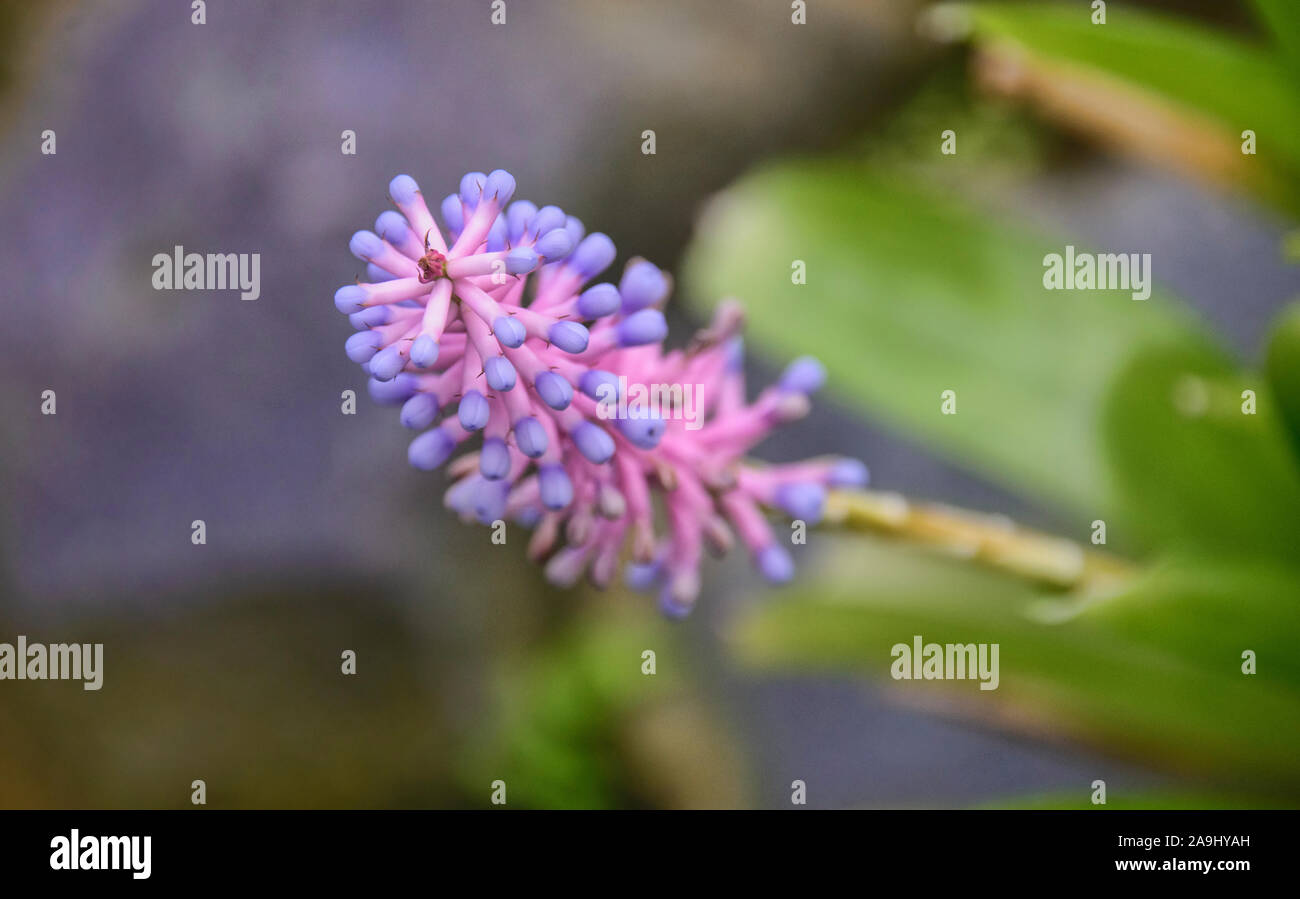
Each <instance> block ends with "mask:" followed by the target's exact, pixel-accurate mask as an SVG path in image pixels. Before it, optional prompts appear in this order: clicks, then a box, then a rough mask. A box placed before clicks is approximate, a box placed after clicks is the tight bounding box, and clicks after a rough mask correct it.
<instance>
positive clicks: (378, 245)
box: [348, 231, 384, 262]
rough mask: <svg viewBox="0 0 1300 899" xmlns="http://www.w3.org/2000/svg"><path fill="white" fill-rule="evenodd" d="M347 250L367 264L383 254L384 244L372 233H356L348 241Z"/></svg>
mask: <svg viewBox="0 0 1300 899" xmlns="http://www.w3.org/2000/svg"><path fill="white" fill-rule="evenodd" d="M348 249H349V250H351V251H352V255H353V256H355V257H357V258H358V259H360V260H361V261H362V262H369V261H370V260H371V259H373V258H374V257H376V256H379V255H381V254H382V253H383V252H384V242H383V241H382V240H380V239H379V235H378V234H376V233H374V232H373V231H358V232H357V233H356V234H353V235H352V239H351V240H349V241H348Z"/></svg>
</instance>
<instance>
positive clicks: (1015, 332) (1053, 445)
mask: <svg viewBox="0 0 1300 899" xmlns="http://www.w3.org/2000/svg"><path fill="white" fill-rule="evenodd" d="M1064 248H1065V242H1064V241H1062V242H1059V243H1055V244H1053V243H1051V242H1049V241H1048V239H1046V238H1044V237H1042V236H1040V235H1034V234H1030V233H1027V232H1025V231H1022V230H1017V229H1014V228H1011V227H1005V226H1002V225H1000V224H998V223H997V222H994V221H990V220H988V219H986V218H982V217H980V216H978V215H976V214H973V213H971V212H968V211H966V210H964V209H962V208H960V207H958V206H956V205H954V204H952V203H951V202H949V201H947V200H945V199H944V198H942V197H936V196H932V195H930V194H928V193H926V192H923V191H920V190H917V189H912V188H909V187H907V186H905V185H903V184H900V183H898V182H897V180H895V181H894V182H890V183H887V182H885V181H883V180H881V179H879V178H878V177H877V176H876V175H875V174H873V171H872V170H871V169H869V168H867V167H864V166H861V165H858V164H855V163H851V162H836V161H818V162H814V163H806V164H794V165H787V166H783V167H778V168H770V169H767V170H764V171H761V172H759V173H757V174H756V175H753V176H751V177H748V178H746V179H745V180H743V181H742V182H741V183H740V184H739V185H738V186H736V187H735V188H733V189H732V190H729V191H728V192H727V193H725V194H723V195H722V196H721V197H720V198H719V199H718V200H717V201H715V203H714V204H713V205H712V206H711V207H710V209H709V210H708V212H707V213H706V215H705V217H704V219H703V220H702V222H701V226H700V230H699V233H698V236H697V238H696V241H695V243H694V244H693V246H692V248H691V251H690V252H689V254H688V258H687V261H686V266H685V278H686V281H687V283H688V286H689V289H688V291H687V295H688V296H691V297H693V298H696V299H697V300H704V299H706V298H707V300H708V302H709V303H712V302H713V301H715V300H716V299H718V298H719V297H723V296H728V295H731V296H737V297H739V298H740V299H741V300H742V301H743V302H744V303H745V305H746V308H747V311H748V316H749V332H748V333H749V335H750V338H751V339H752V340H753V341H754V342H756V343H757V344H758V345H759V346H760V347H761V348H763V349H766V350H767V351H769V353H770V354H771V355H773V356H775V357H776V358H789V357H790V356H793V355H796V354H799V353H811V354H813V355H816V356H817V357H819V358H820V359H821V360H822V361H823V362H824V363H825V364H826V366H827V368H828V370H829V373H830V385H831V388H832V390H834V391H835V392H837V393H838V394H839V395H840V396H842V397H844V398H847V399H849V400H853V401H855V402H856V403H857V404H859V405H860V407H861V408H863V409H864V410H866V411H867V412H868V413H870V414H871V415H872V416H874V417H877V418H879V419H881V420H883V421H884V422H885V423H887V424H889V425H892V426H894V427H896V428H898V429H900V430H902V431H905V432H906V433H908V434H909V435H911V436H913V437H915V438H918V439H920V440H922V441H924V442H925V443H926V444H927V445H929V446H932V447H935V448H937V449H938V450H939V451H941V452H944V453H946V454H947V455H948V456H950V457H952V458H954V459H956V460H958V461H960V462H961V463H963V464H966V465H968V466H970V467H972V468H974V469H977V470H978V471H980V472H982V473H984V474H987V475H988V476H990V477H992V478H994V479H996V480H999V481H1001V482H1002V483H1004V484H1007V485H1009V486H1011V487H1013V488H1017V489H1019V490H1021V491H1024V492H1026V493H1028V494H1031V495H1035V496H1036V497H1038V498H1046V499H1048V500H1054V501H1057V502H1059V503H1064V504H1067V505H1068V507H1069V509H1068V510H1067V511H1070V510H1074V511H1080V512H1082V513H1083V514H1086V515H1087V518H1086V519H1085V520H1086V521H1092V520H1093V519H1094V518H1097V517H1101V515H1102V513H1103V512H1104V511H1105V510H1106V509H1108V508H1111V507H1113V506H1114V502H1113V499H1114V497H1113V494H1112V491H1111V486H1110V484H1109V483H1108V478H1107V474H1106V471H1105V467H1104V465H1103V462H1102V458H1101V450H1100V445H1099V441H1098V437H1097V433H1096V415H1097V413H1098V411H1099V408H1100V401H1101V398H1102V395H1103V391H1104V389H1105V387H1106V385H1107V384H1108V383H1109V381H1110V380H1111V377H1112V376H1113V374H1114V373H1115V371H1117V370H1118V368H1119V366H1120V365H1121V364H1122V363H1123V362H1124V361H1125V360H1126V358H1127V357H1128V356H1129V354H1130V353H1132V352H1133V351H1134V350H1135V348H1136V347H1137V346H1138V345H1139V344H1141V343H1143V342H1145V341H1147V340H1149V339H1151V338H1153V337H1155V336H1163V337H1164V339H1166V340H1169V341H1171V342H1177V343H1182V344H1185V345H1189V346H1199V347H1208V346H1209V344H1208V340H1207V338H1206V337H1205V336H1204V334H1203V332H1202V331H1201V330H1200V328H1199V326H1198V325H1197V324H1195V323H1194V322H1193V321H1192V319H1191V318H1190V316H1189V315H1188V314H1187V313H1186V312H1185V311H1184V310H1182V309H1181V308H1180V307H1177V306H1175V305H1174V304H1171V303H1169V302H1167V301H1165V300H1164V299H1162V298H1161V297H1160V295H1159V294H1158V292H1157V294H1155V295H1153V296H1152V298H1151V299H1149V300H1147V301H1143V302H1138V301H1134V300H1133V299H1132V298H1131V296H1130V294H1129V293H1126V292H1121V291H1077V292H1076V291H1049V290H1046V289H1045V288H1044V287H1043V271H1044V266H1043V259H1044V256H1045V255H1046V254H1047V253H1051V252H1055V253H1062V252H1063V251H1064ZM1081 249H1082V248H1081ZM792 260H803V261H804V262H805V263H806V265H807V283H806V284H793V283H792V276H791V263H792ZM1205 351H1206V352H1209V350H1208V349H1206V350H1205ZM945 390H953V391H955V392H956V395H957V414H956V415H942V414H940V405H941V394H942V392H943V391H945Z"/></svg>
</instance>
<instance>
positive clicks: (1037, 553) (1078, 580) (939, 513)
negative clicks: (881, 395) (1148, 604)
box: [825, 490, 1136, 592]
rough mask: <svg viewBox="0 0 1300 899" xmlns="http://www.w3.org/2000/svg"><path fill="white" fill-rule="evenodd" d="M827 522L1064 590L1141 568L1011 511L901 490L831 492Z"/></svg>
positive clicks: (1109, 582)
mask: <svg viewBox="0 0 1300 899" xmlns="http://www.w3.org/2000/svg"><path fill="white" fill-rule="evenodd" d="M825 522H826V524H828V525H832V526H839V527H844V528H848V529H850V530H857V531H869V532H873V533H879V534H884V535H887V536H890V537H894V538H896V539H899V540H906V541H909V542H911V543H916V544H919V545H922V546H925V547H928V548H930V549H935V550H938V551H941V552H944V553H947V554H949V555H953V556H956V557H958V558H963V559H970V560H972V561H975V562H979V563H982V564H984V565H988V566H989V567H991V568H995V569H998V570H1000V571H1005V572H1008V573H1010V574H1014V575H1016V576H1018V577H1023V578H1028V579H1029V580H1032V581H1035V582H1038V583H1042V584H1045V585H1049V586H1052V587H1055V588H1057V589H1062V590H1079V591H1084V590H1086V591H1088V592H1092V591H1093V590H1094V589H1097V588H1100V589H1108V588H1111V587H1113V586H1114V585H1115V584H1116V582H1118V581H1121V580H1124V579H1127V578H1128V577H1130V576H1131V575H1133V574H1134V573H1135V572H1136V568H1135V567H1134V566H1133V565H1132V564H1131V563H1129V562H1126V561H1123V560H1121V559H1117V558H1115V557H1113V556H1109V555H1106V554H1104V553H1100V552H1096V551H1094V550H1090V549H1085V548H1084V547H1083V546H1082V545H1080V544H1078V543H1075V542H1074V541H1072V540H1066V539H1065V538H1063V537H1053V536H1051V535H1049V534H1042V533H1038V532H1036V531H1031V530H1028V529H1025V528H1021V527H1018V526H1016V524H1015V523H1014V522H1012V521H1011V519H1009V518H1007V517H1006V516H1005V515H988V514H984V513H980V512H971V511H969V510H966V509H958V508H954V507H952V506H946V505H941V504H938V503H915V502H912V501H911V500H909V499H907V498H906V497H904V496H902V495H901V494H898V493H883V492H879V491H874V490H834V491H831V493H830V495H829V496H828V497H827V501H826V516H825Z"/></svg>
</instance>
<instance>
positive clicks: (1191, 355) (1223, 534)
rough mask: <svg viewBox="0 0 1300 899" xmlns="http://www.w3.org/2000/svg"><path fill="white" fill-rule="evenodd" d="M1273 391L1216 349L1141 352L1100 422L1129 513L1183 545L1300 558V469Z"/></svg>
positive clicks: (1151, 531) (1152, 532)
mask: <svg viewBox="0 0 1300 899" xmlns="http://www.w3.org/2000/svg"><path fill="white" fill-rule="evenodd" d="M1247 390H1251V391H1254V393H1255V399H1254V404H1255V410H1256V411H1255V413H1254V414H1245V413H1244V411H1243V410H1244V409H1245V408H1247V406H1246V403H1247V400H1246V399H1245V398H1244V397H1243V393H1244V392H1245V391H1247ZM1272 397H1273V395H1272V393H1271V392H1270V391H1269V390H1268V389H1267V384H1266V383H1265V382H1264V380H1263V378H1261V377H1258V376H1247V375H1242V374H1239V373H1237V372H1235V371H1234V370H1233V369H1232V368H1231V367H1229V366H1227V365H1225V364H1224V363H1223V362H1222V361H1221V360H1220V359H1218V358H1217V356H1213V355H1208V354H1205V353H1196V352H1191V351H1188V350H1187V349H1186V348H1181V347H1180V348H1171V347H1167V346H1166V347H1159V348H1152V349H1151V350H1150V351H1148V352H1145V353H1143V354H1142V355H1141V356H1139V357H1138V358H1136V359H1134V360H1133V361H1132V362H1131V363H1130V365H1129V366H1128V367H1127V368H1125V369H1124V371H1123V372H1122V373H1121V374H1120V375H1119V377H1118V378H1117V379H1116V380H1115V382H1114V387H1113V389H1112V391H1111V394H1110V396H1109V398H1108V400H1107V402H1106V405H1105V410H1104V414H1103V417H1102V423H1101V431H1102V433H1103V434H1104V435H1105V442H1106V448H1107V456H1108V458H1109V460H1110V464H1111V468H1112V470H1113V471H1114V472H1115V480H1116V486H1118V487H1119V489H1120V493H1121V495H1122V496H1123V498H1124V501H1125V513H1126V516H1125V517H1126V520H1127V521H1129V522H1132V523H1133V524H1134V526H1136V527H1138V528H1140V529H1141V532H1142V534H1143V536H1144V537H1145V538H1147V539H1149V540H1153V541H1163V542H1165V543H1166V544H1167V545H1170V546H1172V547H1176V548H1177V549H1179V550H1180V551H1183V552H1205V553H1209V554H1212V555H1213V556H1214V557H1216V558H1220V559H1222V558H1225V557H1229V556H1271V557H1274V558H1278V559H1294V557H1295V536H1296V534H1297V533H1300V470H1297V467H1296V465H1295V464H1294V461H1293V459H1292V458H1291V455H1290V453H1289V451H1288V447H1287V444H1286V440H1285V438H1284V436H1283V434H1284V432H1283V429H1282V427H1281V425H1280V423H1279V421H1278V418H1277V416H1276V414H1275V413H1274V412H1273V402H1272Z"/></svg>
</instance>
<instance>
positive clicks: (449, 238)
mask: <svg viewBox="0 0 1300 899" xmlns="http://www.w3.org/2000/svg"><path fill="white" fill-rule="evenodd" d="M514 191H515V181H514V178H512V177H511V176H510V175H509V174H508V173H507V172H504V171H500V170H498V171H495V172H492V173H491V174H487V175H485V174H483V173H481V172H471V173H470V174H468V175H466V176H465V177H464V178H463V179H462V180H461V184H460V190H459V191H458V192H457V193H454V194H451V195H449V196H448V197H446V198H445V199H444V200H443V201H442V203H441V206H440V212H441V217H442V223H443V225H444V226H445V228H446V231H445V233H444V231H443V230H442V228H440V227H439V225H438V223H437V222H435V221H434V217H433V215H432V214H431V213H430V211H429V208H428V206H427V205H426V204H425V201H424V198H423V196H422V195H421V193H420V190H419V188H418V187H417V185H416V183H415V181H414V180H412V179H411V178H410V177H409V176H407V175H399V176H398V177H396V178H394V179H393V181H392V183H391V184H390V185H389V193H390V195H391V197H392V199H393V202H394V203H395V204H396V206H397V211H394V210H389V211H386V212H384V213H382V214H380V216H379V218H378V219H377V220H376V222H375V230H374V231H373V232H372V231H358V232H357V233H356V234H355V235H353V237H352V241H351V250H352V253H353V255H355V256H356V257H357V258H358V259H360V260H361V261H363V262H365V263H366V271H367V279H368V280H367V281H366V282H363V283H358V284H355V285H349V286H346V287H342V288H340V289H339V290H338V292H337V293H336V294H335V295H334V302H335V305H336V306H337V307H338V309H339V310H340V311H341V312H344V313H346V314H347V315H348V316H349V318H350V320H351V322H352V325H353V327H354V328H355V329H356V333H355V334H353V335H352V336H351V337H350V338H349V339H348V341H347V344H346V350H347V354H348V357H349V358H350V359H352V360H353V361H354V362H357V363H360V364H361V366H362V368H363V369H364V370H365V371H366V373H367V374H368V375H369V376H370V394H371V396H372V397H373V398H374V399H375V400H376V401H378V402H381V403H386V404H393V405H398V404H400V405H401V421H402V424H404V425H405V426H406V427H408V428H411V429H413V430H416V431H419V432H420V434H419V435H418V436H416V437H415V439H414V440H412V441H411V444H410V449H409V452H408V457H409V459H410V462H411V464H412V465H414V466H415V467H416V468H420V469H426V470H431V469H435V468H438V467H440V466H442V465H443V464H444V463H446V462H447V461H448V459H450V458H451V456H452V455H453V453H454V452H455V450H456V448H457V447H458V446H459V445H460V444H461V443H463V442H465V441H466V440H467V439H469V438H470V437H471V436H472V435H474V434H475V433H478V432H482V443H481V444H480V445H479V448H478V450H477V452H472V453H467V454H464V455H462V456H460V457H459V458H457V459H456V460H455V461H454V462H452V463H451V465H450V466H449V470H450V473H451V475H452V477H453V478H455V483H454V484H453V485H452V487H451V488H450V489H449V490H448V491H447V495H446V501H447V505H448V506H449V507H451V508H452V509H454V510H456V511H457V512H459V513H460V514H461V516H462V517H464V518H466V519H471V520H477V521H480V522H482V523H485V524H490V523H492V522H494V521H498V520H505V519H509V520H513V521H516V522H519V523H521V524H524V525H525V526H527V527H530V528H533V529H534V534H533V539H532V541H531V543H530V546H529V553H530V555H532V556H533V557H534V558H535V559H538V560H540V559H542V558H546V557H548V556H549V561H548V562H547V564H546V573H547V576H548V577H549V578H550V579H551V580H552V581H554V582H556V583H560V584H565V585H567V584H572V583H574V582H575V581H576V580H577V579H578V578H580V577H581V576H582V575H583V574H584V573H586V574H587V575H588V576H589V577H590V578H591V580H592V581H594V582H595V583H596V584H598V585H600V586H605V585H607V584H608V583H610V582H611V581H612V580H613V579H614V577H615V576H616V574H617V570H618V567H619V565H620V562H621V561H622V559H623V557H624V555H625V551H626V552H628V553H630V556H631V562H630V564H629V565H628V567H627V571H626V577H627V580H628V582H629V583H630V584H632V585H633V586H636V587H638V588H647V589H648V588H658V590H659V597H660V606H661V608H663V610H664V611H665V612H666V613H668V614H670V615H682V614H685V613H686V612H687V611H689V609H690V608H691V606H692V604H693V603H694V601H695V598H696V596H697V595H698V593H699V562H700V555H701V549H702V547H703V546H705V545H707V546H708V547H710V548H711V549H714V550H716V551H717V552H725V551H726V549H727V548H728V547H729V546H730V545H731V544H732V543H733V542H734V539H735V536H734V535H739V538H740V540H741V541H742V542H744V543H745V545H746V546H747V547H748V549H749V551H750V552H751V553H752V554H753V556H754V559H755V561H756V564H757V566H758V568H759V570H760V571H761V572H762V573H763V575H764V576H765V577H767V578H768V579H769V580H772V581H775V582H781V581H785V580H787V579H789V578H790V576H791V575H792V573H793V564H792V561H791V559H790V556H789V553H788V552H787V550H786V549H785V548H784V546H783V545H782V542H781V541H780V540H778V538H777V537H776V536H775V535H774V533H773V531H772V530H771V528H770V526H769V525H768V522H767V519H766V516H765V514H764V509H766V508H771V509H777V510H780V511H782V512H785V513H786V514H788V515H790V516H791V517H793V518H797V519H802V520H804V521H806V522H808V523H809V524H813V523H815V522H816V521H817V520H818V519H819V518H820V517H821V514H822V508H823V505H824V503H825V498H826V490H827V488H828V487H835V486H860V485H862V484H864V483H865V481H866V469H865V468H864V467H863V466H862V464H861V463H859V462H856V461H854V460H849V459H839V458H830V459H819V460H810V461H807V462H803V463H797V464H793V465H779V466H770V467H763V466H759V465H756V464H751V463H749V462H747V461H746V460H745V458H744V455H745V453H746V452H747V451H748V450H749V449H750V447H752V446H753V445H754V444H755V443H757V442H758V441H760V440H761V439H762V438H763V437H764V436H766V434H767V433H768V432H769V431H770V430H771V429H772V428H773V427H775V426H777V425H779V424H782V423H785V422H788V421H791V420H793V419H795V418H798V417H800V416H802V415H804V414H805V413H806V412H807V410H808V406H809V403H808V396H809V394H811V393H812V392H813V391H814V390H816V389H817V388H818V387H819V386H820V384H821V381H822V378H823V373H822V369H821V366H820V365H819V364H818V363H817V362H816V361H815V360H812V359H801V360H798V361H796V362H795V363H794V364H793V365H791V366H790V367H789V368H788V369H787V370H786V372H785V374H784V375H783V376H782V378H781V379H780V381H779V382H778V383H777V384H775V385H774V386H772V387H769V388H768V389H767V390H765V391H763V393H762V394H760V395H759V396H758V398H757V399H755V400H754V401H753V402H752V403H749V402H747V401H746V398H745V385H744V380H743V374H742V371H741V341H740V337H739V330H740V326H741V320H742V316H741V314H740V311H739V309H738V307H736V306H735V305H733V304H724V305H723V307H722V308H721V309H720V310H719V312H718V314H717V316H716V318H715V320H714V322H713V324H712V325H711V327H710V328H708V329H706V330H705V331H703V332H701V333H700V334H699V335H698V336H697V337H696V339H695V341H694V342H693V343H692V344H691V345H690V346H689V347H688V348H686V349H684V350H676V351H671V352H666V351H664V349H663V347H662V343H663V340H664V338H665V337H666V336H667V331H668V326H667V323H666V322H665V320H664V316H663V313H662V312H661V311H660V309H659V307H660V306H661V305H662V304H663V303H664V301H665V300H666V299H667V297H668V294H669V292H670V291H671V287H672V283H671V279H670V278H669V277H668V276H667V275H666V274H665V273H664V272H662V271H660V270H659V269H658V268H657V267H656V266H654V265H653V264H652V263H650V262H647V261H645V260H644V259H633V260H632V261H631V262H629V263H628V265H627V267H626V268H625V269H624V271H623V273H622V276H621V278H620V279H619V282H618V284H613V283H599V284H594V285H590V286H589V282H591V281H592V280H593V279H594V278H595V277H597V276H598V275H599V274H600V273H601V272H603V271H604V270H605V269H607V268H608V267H609V266H610V265H611V264H612V263H613V261H614V257H615V249H614V244H613V242H612V241H611V240H610V239H609V237H607V236H606V235H604V234H601V233H598V232H597V233H592V234H587V233H585V229H584V228H583V225H582V223H581V222H580V221H578V220H577V219H576V218H574V217H572V216H569V215H566V214H565V213H564V211H563V210H561V209H559V208H558V207H556V206H543V207H541V208H538V207H537V206H535V205H534V204H532V203H529V202H527V201H524V200H515V201H513V202H512V197H513V195H514ZM628 385H678V386H679V387H680V385H687V386H688V387H689V386H692V385H700V386H701V390H700V391H699V392H700V394H701V396H700V398H699V403H698V408H697V409H696V410H694V411H695V417H694V419H693V420H692V421H684V420H682V419H681V418H680V417H678V416H677V415H676V414H675V413H676V412H678V411H680V410H677V409H663V408H651V409H648V410H647V409H641V408H638V409H636V410H635V414H631V413H627V414H622V415H618V414H613V413H611V410H613V409H625V408H626V405H627V404H626V399H627V392H628ZM679 392H680V391H679ZM452 409H454V413H453V412H451V411H450V410H452ZM655 494H658V495H659V497H660V498H661V502H660V503H659V505H658V506H656V503H655V502H654V499H653V496H654V495H655ZM657 518H658V519H659V520H660V521H662V523H663V526H662V527H658V528H657V527H656V520H657ZM561 537H563V543H564V545H563V546H560V547H559V548H558V549H557V546H559V544H560V543H561Z"/></svg>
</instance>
